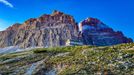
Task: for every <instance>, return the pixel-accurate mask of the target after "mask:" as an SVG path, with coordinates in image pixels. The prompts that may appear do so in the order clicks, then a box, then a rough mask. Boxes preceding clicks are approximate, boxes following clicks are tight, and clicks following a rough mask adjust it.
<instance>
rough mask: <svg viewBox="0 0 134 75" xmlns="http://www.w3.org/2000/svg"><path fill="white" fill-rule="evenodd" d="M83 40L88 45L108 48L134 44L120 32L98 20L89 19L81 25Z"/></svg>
mask: <svg viewBox="0 0 134 75" xmlns="http://www.w3.org/2000/svg"><path fill="white" fill-rule="evenodd" d="M79 29H81V30H80V31H81V32H82V40H83V43H84V44H86V45H97V46H107V45H115V44H120V43H130V42H133V40H132V39H130V38H127V37H125V36H124V35H123V33H122V32H120V31H114V30H113V29H112V28H110V27H108V26H107V25H106V24H104V23H103V22H101V21H100V20H98V19H96V18H87V19H85V20H84V21H82V22H80V23H79Z"/></svg>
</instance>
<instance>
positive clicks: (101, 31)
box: [0, 11, 132, 48]
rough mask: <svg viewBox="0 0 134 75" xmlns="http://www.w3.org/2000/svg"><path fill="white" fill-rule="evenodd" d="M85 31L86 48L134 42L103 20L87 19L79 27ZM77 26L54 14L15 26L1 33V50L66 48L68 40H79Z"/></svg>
mask: <svg viewBox="0 0 134 75" xmlns="http://www.w3.org/2000/svg"><path fill="white" fill-rule="evenodd" d="M80 24H81V25H82V27H83V29H82V36H81V40H82V41H83V43H84V44H86V45H97V46H103V45H114V44H120V43H129V42H132V39H129V38H126V37H125V36H124V35H123V34H122V32H119V31H117V32H115V31H114V30H113V29H112V28H110V27H108V26H107V25H105V24H104V23H102V22H101V21H100V20H98V19H95V18H88V19H86V20H84V21H82V22H81V23H80ZM78 30H79V29H78V25H77V23H76V22H75V20H74V18H73V17H72V16H70V15H67V14H64V13H63V12H59V11H54V12H53V13H52V14H44V15H42V16H40V17H39V18H31V19H29V20H27V21H25V22H24V23H23V24H19V23H16V24H14V25H12V26H11V27H9V28H7V29H6V30H4V31H1V32H0V35H1V36H0V48H4V47H8V46H18V47H21V48H28V47H54V46H65V45H66V41H67V40H69V39H75V40H79V39H77V37H79V35H78Z"/></svg>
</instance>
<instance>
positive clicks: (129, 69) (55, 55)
mask: <svg viewBox="0 0 134 75" xmlns="http://www.w3.org/2000/svg"><path fill="white" fill-rule="evenodd" d="M133 59H134V44H133V43H131V44H121V45H115V46H109V47H95V46H68V47H55V48H37V49H33V50H30V51H24V52H17V53H11V54H3V55H0V74H1V75H133V74H134V60H133Z"/></svg>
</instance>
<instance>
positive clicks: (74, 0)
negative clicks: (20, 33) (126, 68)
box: [0, 0, 134, 39]
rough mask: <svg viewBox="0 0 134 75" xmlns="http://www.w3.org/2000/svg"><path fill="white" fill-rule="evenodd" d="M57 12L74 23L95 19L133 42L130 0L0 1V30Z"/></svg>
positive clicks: (132, 4) (133, 9)
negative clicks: (68, 17) (65, 14)
mask: <svg viewBox="0 0 134 75" xmlns="http://www.w3.org/2000/svg"><path fill="white" fill-rule="evenodd" d="M53 10H59V11H62V12H65V13H67V14H70V15H73V16H74V18H75V20H76V21H77V22H79V21H81V20H83V19H85V18H87V17H95V18H98V19H100V20H101V21H103V22H104V23H105V24H107V25H109V26H110V27H112V28H113V29H114V30H119V31H122V32H123V33H124V34H125V35H126V36H128V37H131V38H133V39H134V30H133V29H134V23H133V22H134V0H0V30H4V29H5V28H7V27H9V26H11V25H12V24H14V23H16V22H19V23H23V22H24V21H25V20H27V19H29V18H34V17H35V18H36V17H39V16H41V15H42V14H45V13H47V14H50V13H51V12H52V11H53Z"/></svg>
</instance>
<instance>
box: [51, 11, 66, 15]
mask: <svg viewBox="0 0 134 75" xmlns="http://www.w3.org/2000/svg"><path fill="white" fill-rule="evenodd" d="M63 14H64V13H63V12H61V11H58V10H54V11H53V13H52V14H51V15H52V16H55V15H63Z"/></svg>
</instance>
